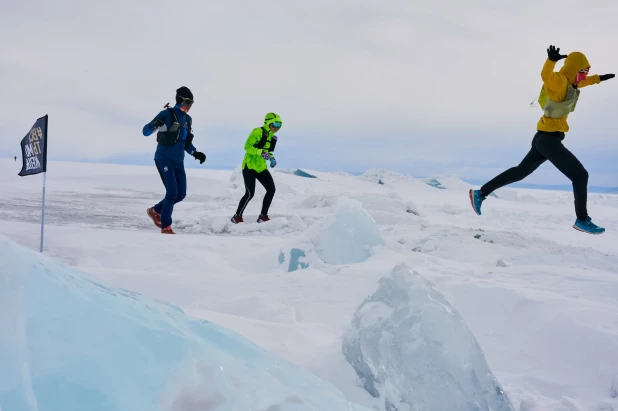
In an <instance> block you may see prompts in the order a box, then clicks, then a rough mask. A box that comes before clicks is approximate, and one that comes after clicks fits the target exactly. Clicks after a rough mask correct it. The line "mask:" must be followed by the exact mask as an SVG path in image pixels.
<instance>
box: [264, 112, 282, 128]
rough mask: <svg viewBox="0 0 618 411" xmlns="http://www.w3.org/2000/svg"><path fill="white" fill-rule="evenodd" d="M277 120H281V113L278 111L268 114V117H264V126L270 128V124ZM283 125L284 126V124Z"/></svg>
mask: <svg viewBox="0 0 618 411" xmlns="http://www.w3.org/2000/svg"><path fill="white" fill-rule="evenodd" d="M275 121H281V117H279V114H277V113H268V114H266V117H264V127H265V128H266V130H268V129H269V127H268V126H270V125H271V124H272V123H274V122H275ZM281 126H282V127H283V124H282V125H281Z"/></svg>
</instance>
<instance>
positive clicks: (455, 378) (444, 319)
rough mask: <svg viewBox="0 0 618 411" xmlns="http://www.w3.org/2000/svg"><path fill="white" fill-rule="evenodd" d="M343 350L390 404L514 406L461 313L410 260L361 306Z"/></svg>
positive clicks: (497, 410)
mask: <svg viewBox="0 0 618 411" xmlns="http://www.w3.org/2000/svg"><path fill="white" fill-rule="evenodd" d="M343 353H344V355H345V356H346V358H347V360H348V362H349V363H350V364H352V366H353V367H354V369H355V370H356V373H357V374H358V376H359V377H360V379H361V381H362V384H363V387H364V388H365V390H367V391H368V392H369V393H370V394H371V395H373V396H374V397H380V398H381V400H382V401H383V402H384V403H385V404H386V405H387V406H386V409H387V410H401V409H409V410H461V411H490V410H491V411H513V406H512V405H511V402H510V401H509V399H508V398H507V396H506V394H505V393H504V391H503V390H502V387H501V386H500V384H499V383H498V381H497V380H496V378H495V377H494V375H493V374H492V372H491V371H490V369H489V367H488V365H487V362H486V361H485V357H484V354H483V351H482V350H481V347H480V346H479V344H478V342H477V341H476V339H475V338H474V336H473V335H472V333H471V332H470V330H469V329H468V327H467V326H466V323H465V322H464V320H463V318H462V317H461V315H459V313H458V312H457V310H456V309H455V308H454V307H453V306H452V305H451V304H450V303H449V302H448V301H447V300H446V299H445V298H444V296H443V295H442V294H441V293H440V292H439V291H438V290H437V289H436V288H435V286H434V285H433V284H432V283H430V282H429V281H427V280H425V279H424V278H423V277H421V276H420V275H419V274H417V273H414V272H412V271H411V270H410V269H409V268H407V267H406V266H405V265H399V266H397V267H395V269H394V270H393V272H392V274H391V275H389V276H386V277H383V278H381V279H380V281H379V285H378V289H377V291H376V292H375V293H374V294H373V295H371V296H369V297H367V298H366V299H365V301H364V302H363V303H362V304H361V305H360V307H359V308H358V309H357V311H356V313H355V315H354V318H353V320H352V325H351V327H350V329H349V330H348V332H347V333H346V335H345V337H344V342H343Z"/></svg>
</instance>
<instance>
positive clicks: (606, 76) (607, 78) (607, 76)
mask: <svg viewBox="0 0 618 411" xmlns="http://www.w3.org/2000/svg"><path fill="white" fill-rule="evenodd" d="M614 77H616V75H615V74H602V75H600V76H599V78H600V79H601V81H605V80H609V79H610V78H614Z"/></svg>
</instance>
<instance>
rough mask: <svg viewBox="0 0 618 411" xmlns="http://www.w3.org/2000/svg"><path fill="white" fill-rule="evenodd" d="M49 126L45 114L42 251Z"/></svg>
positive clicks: (42, 225)
mask: <svg viewBox="0 0 618 411" xmlns="http://www.w3.org/2000/svg"><path fill="white" fill-rule="evenodd" d="M48 128H49V116H48V115H47V114H45V144H43V201H42V205H41V248H40V251H39V252H41V253H42V252H43V233H44V230H45V186H46V185H47V136H48Z"/></svg>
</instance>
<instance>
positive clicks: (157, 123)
mask: <svg viewBox="0 0 618 411" xmlns="http://www.w3.org/2000/svg"><path fill="white" fill-rule="evenodd" d="M164 124H165V121H163V120H161V119H160V118H155V119H154V120H152V129H153V130H156V129H158V128H159V127H161V126H162V125H164Z"/></svg>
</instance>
